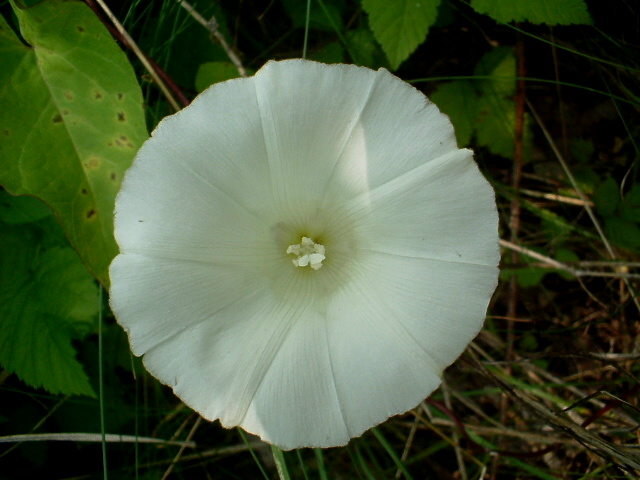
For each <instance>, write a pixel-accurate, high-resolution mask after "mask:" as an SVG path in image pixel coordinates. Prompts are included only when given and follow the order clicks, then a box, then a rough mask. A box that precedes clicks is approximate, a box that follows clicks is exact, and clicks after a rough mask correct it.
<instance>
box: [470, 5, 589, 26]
mask: <svg viewBox="0 0 640 480" xmlns="http://www.w3.org/2000/svg"><path fill="white" fill-rule="evenodd" d="M471 7H473V9H474V10H475V11H476V12H478V13H484V14H487V15H489V16H490V17H491V18H493V19H494V20H497V21H498V22H503V23H508V22H531V23H536V24H541V23H545V24H547V25H571V24H587V25H590V24H591V23H592V20H591V16H590V15H589V11H588V10H587V5H586V3H585V2H584V0H517V1H513V0H471Z"/></svg>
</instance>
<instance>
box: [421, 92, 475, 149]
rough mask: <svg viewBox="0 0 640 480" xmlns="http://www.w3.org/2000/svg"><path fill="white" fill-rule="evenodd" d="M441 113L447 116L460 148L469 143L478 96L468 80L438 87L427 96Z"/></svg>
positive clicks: (473, 127)
mask: <svg viewBox="0 0 640 480" xmlns="http://www.w3.org/2000/svg"><path fill="white" fill-rule="evenodd" d="M429 97H430V98H431V100H432V101H433V103H435V104H436V105H438V108H440V110H442V112H443V113H446V114H447V115H449V118H450V119H451V123H453V125H454V126H455V129H456V138H457V140H458V146H459V147H460V148H463V147H466V146H468V145H469V143H471V137H472V136H473V132H474V129H475V126H476V122H475V118H474V117H475V114H476V109H477V107H476V105H477V103H478V94H477V93H476V90H475V88H474V87H473V82H471V81H470V80H456V81H453V82H449V83H445V84H443V85H440V86H438V89H437V90H436V91H435V92H433V94H431V95H430V96H429Z"/></svg>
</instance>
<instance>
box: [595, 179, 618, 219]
mask: <svg viewBox="0 0 640 480" xmlns="http://www.w3.org/2000/svg"><path fill="white" fill-rule="evenodd" d="M593 203H595V205H596V210H597V212H598V213H599V214H600V215H602V216H603V217H611V216H613V214H614V213H615V211H616V210H617V209H618V205H620V188H619V187H618V183H617V182H616V181H615V180H614V179H613V178H611V177H608V178H607V179H606V180H605V181H604V182H602V183H601V184H600V185H598V187H597V188H596V190H595V192H594V193H593Z"/></svg>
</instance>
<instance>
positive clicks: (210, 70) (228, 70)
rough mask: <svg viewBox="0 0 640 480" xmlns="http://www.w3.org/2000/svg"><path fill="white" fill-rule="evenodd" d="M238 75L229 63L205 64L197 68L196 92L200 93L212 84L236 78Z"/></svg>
mask: <svg viewBox="0 0 640 480" xmlns="http://www.w3.org/2000/svg"><path fill="white" fill-rule="evenodd" d="M239 76H240V73H239V72H238V69H237V68H236V67H235V65H234V64H233V63H231V62H206V63H203V64H202V65H200V66H199V67H198V72H197V73H196V90H197V91H198V92H202V91H203V90H205V89H207V88H208V87H210V86H211V85H213V84H214V83H219V82H224V81H225V80H231V79H232V78H238V77H239Z"/></svg>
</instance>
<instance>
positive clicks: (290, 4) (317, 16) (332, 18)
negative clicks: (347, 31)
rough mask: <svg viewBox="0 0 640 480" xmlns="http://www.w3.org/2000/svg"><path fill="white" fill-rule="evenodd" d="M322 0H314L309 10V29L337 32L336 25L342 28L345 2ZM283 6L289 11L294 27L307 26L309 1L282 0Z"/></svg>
mask: <svg viewBox="0 0 640 480" xmlns="http://www.w3.org/2000/svg"><path fill="white" fill-rule="evenodd" d="M323 4H324V7H325V8H322V7H323V6H322V5H320V2H318V1H316V0H312V2H311V11H310V12H309V29H311V30H323V31H326V32H335V30H336V27H337V28H338V29H341V28H342V11H343V10H344V6H345V4H344V2H342V1H340V0H338V1H335V0H323ZM282 6H283V7H284V9H285V10H286V11H287V14H288V15H289V18H291V22H292V23H293V27H294V28H305V26H306V24H307V1H306V0H282Z"/></svg>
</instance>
